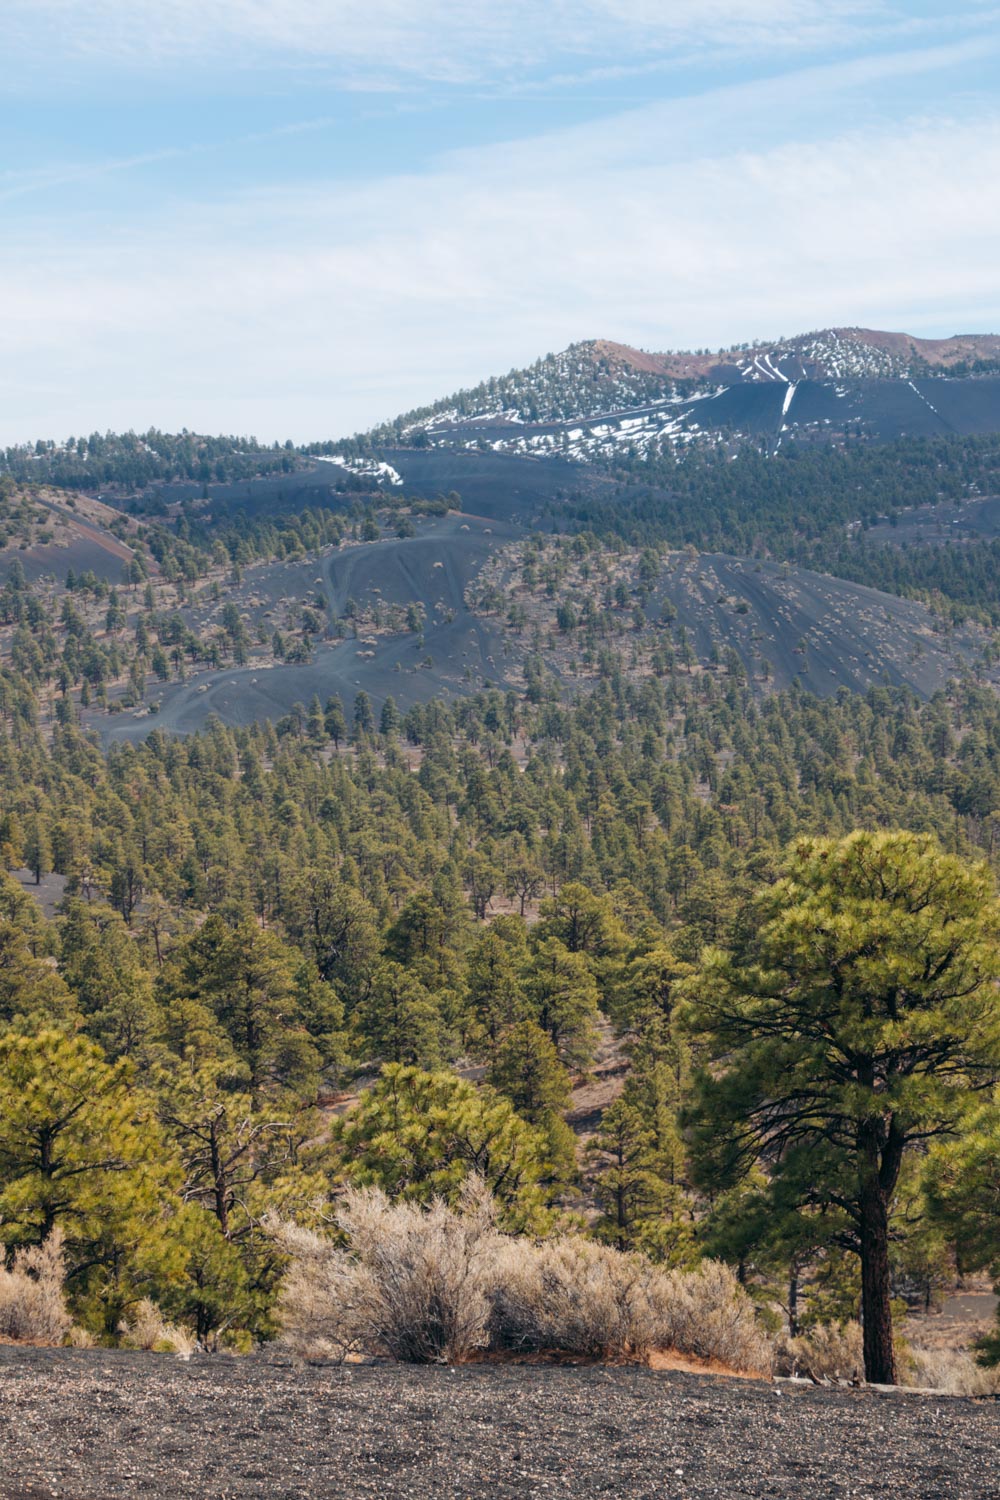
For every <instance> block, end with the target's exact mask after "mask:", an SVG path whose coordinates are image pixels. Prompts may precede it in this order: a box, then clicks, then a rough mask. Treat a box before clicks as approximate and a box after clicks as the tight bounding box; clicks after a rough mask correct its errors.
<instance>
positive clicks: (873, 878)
mask: <svg viewBox="0 0 1000 1500" xmlns="http://www.w3.org/2000/svg"><path fill="white" fill-rule="evenodd" d="M759 918H760V925H759V928H758V929H757V931H756V932H755V933H753V934H752V935H751V936H748V938H747V940H746V943H745V945H744V948H743V950H742V951H739V952H722V951H720V950H707V951H706V952H705V954H704V955H703V957H702V961H701V965H700V968H699V971H698V972H697V974H696V975H695V977H694V978H693V980H692V981H691V983H690V986H689V993H690V996H691V1003H690V1013H689V1014H690V1021H691V1025H692V1027H693V1030H694V1031H695V1033H696V1034H697V1035H698V1036H700V1038H701V1040H702V1044H703V1046H704V1047H705V1049H706V1054H707V1055H706V1057H705V1063H706V1066H704V1067H703V1068H702V1070H701V1072H700V1075H699V1078H698V1082H697V1092H698V1102H697V1114H698V1116H699V1118H700V1121H701V1136H700V1145H701V1157H702V1173H703V1176H704V1178H705V1179H706V1180H710V1181H713V1182H714V1183H715V1184H716V1185H717V1186H718V1187H719V1188H723V1187H725V1186H727V1185H729V1184H732V1183H733V1182H734V1181H737V1180H739V1178H740V1177H741V1176H742V1175H743V1174H745V1173H747V1172H749V1171H751V1170H752V1169H753V1168H755V1167H757V1166H759V1165H763V1166H764V1168H765V1170H766V1172H767V1174H768V1176H769V1178H770V1183H771V1192H772V1194H773V1196H774V1199H775V1202H776V1205H780V1209H781V1211H783V1212H789V1211H793V1210H794V1209H795V1208H796V1206H797V1207H798V1208H799V1209H800V1210H801V1211H804V1212H810V1213H812V1214H819V1215H821V1216H823V1217H825V1218H827V1219H828V1220H829V1221H830V1232H831V1236H834V1235H835V1236H836V1237H837V1238H838V1239H839V1241H840V1242H841V1243H842V1244H843V1245H845V1246H846V1247H848V1248H850V1249H852V1250H853V1251H854V1252H855V1253H856V1254H857V1255H858V1256H859V1258H860V1262H861V1282H862V1317H863V1323H864V1357H865V1375H866V1378H867V1379H868V1380H871V1381H875V1382H880V1383H884V1384H894V1383H895V1381H896V1360H895V1353H894V1348H893V1332H892V1314H891V1305H890V1295H891V1276H890V1260H889V1239H890V1229H891V1222H892V1214H893V1207H894V1200H895V1197H896V1193H897V1187H898V1184H899V1178H900V1171H901V1168H902V1166H903V1163H904V1160H905V1158H906V1155H907V1153H908V1152H911V1151H913V1150H914V1149H916V1148H918V1147H920V1146H921V1145H922V1144H923V1143H925V1142H927V1141H931V1140H934V1139H935V1138H937V1137H941V1136H945V1135H948V1134H951V1133H953V1132H955V1131H956V1130H957V1129H958V1128H959V1127H960V1125H961V1123H962V1122H963V1120H966V1119H967V1118H968V1116H969V1113H970V1110H971V1109H972V1108H973V1107H974V1106H975V1103H976V1098H977V1095H976V1089H977V1088H979V1087H982V1086H985V1085H986V1084H988V1082H989V1080H990V1078H991V1077H992V1076H993V1074H994V1071H995V1069H996V1068H997V1067H998V1066H1000V1007H998V1006H997V1003H996V980H997V978H998V977H1000V908H998V903H997V898H996V892H995V888H994V882H993V878H992V876H991V874H990V872H989V871H988V870H987V869H986V867H985V866H981V865H967V864H963V863H962V862H961V861H959V860H958V859H956V858H954V857H953V856H951V855H947V854H945V853H943V852H942V850H941V849H940V847H939V845H937V844H936V842H935V841H934V840H933V839H932V838H930V837H928V836H920V835H915V834H908V833H896V832H892V833H868V832H857V833H853V834H851V835H849V836H848V837H847V838H844V839H842V840H839V841H837V840H823V839H803V840H801V841H800V842H798V843H796V844H795V845H794V846H793V848H792V850H791V852H790V854H789V856H788V859H787V863H786V870H785V874H784V877H783V878H782V879H780V880H779V881H778V882H776V884H775V885H774V886H773V887H772V888H771V889H770V890H768V891H767V892H766V893H765V894H764V895H763V896H762V897H761V899H760V907H759Z"/></svg>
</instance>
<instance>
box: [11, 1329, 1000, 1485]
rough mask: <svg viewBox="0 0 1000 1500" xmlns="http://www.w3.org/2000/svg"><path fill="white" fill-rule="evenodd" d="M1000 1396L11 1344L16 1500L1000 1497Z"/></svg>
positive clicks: (589, 1370)
mask: <svg viewBox="0 0 1000 1500" xmlns="http://www.w3.org/2000/svg"><path fill="white" fill-rule="evenodd" d="M998 1437H1000V1405H998V1404H996V1403H995V1402H985V1401H983V1402H979V1401H969V1400H947V1399H940V1400H939V1399H936V1398H933V1397H924V1396H916V1395H880V1394H876V1393H874V1392H869V1391H848V1390H844V1391H825V1390H824V1391H820V1390H814V1389H813V1388H812V1387H809V1388H802V1387H798V1386H796V1387H791V1386H787V1385H774V1386H772V1385H768V1384H765V1383H758V1382H745V1381H738V1380H725V1379H719V1378H714V1377H711V1376H695V1375H683V1374H675V1373H658V1372H653V1371H649V1370H641V1369H615V1370H608V1369H602V1368H594V1367H583V1368H565V1367H562V1368H552V1367H543V1368H538V1367H524V1366H505V1367H496V1366H469V1367H465V1368H461V1369H458V1370H448V1369H437V1368H435V1369H417V1368H413V1367H400V1366H389V1365H382V1366H355V1367H349V1368H343V1369H333V1368H321V1369H315V1368H306V1369H295V1368H292V1367H290V1366H287V1365H281V1364H278V1363H275V1362H274V1361H273V1360H265V1359H258V1358H249V1359H227V1358H222V1357H219V1358H215V1359H212V1358H202V1359H194V1360H192V1361H191V1362H190V1363H183V1362H181V1361H178V1360H176V1359H175V1358H173V1357H172V1356H169V1355H156V1354H149V1355H144V1354H122V1353H105V1352H95V1351H77V1350H18V1349H12V1348H5V1349H0V1496H2V1497H3V1500H51V1497H54V1496H59V1497H67V1500H91V1497H96V1496H100V1497H108V1500H112V1497H113V1500H118V1497H123V1500H125V1497H132V1496H164V1497H171V1500H173V1497H177V1500H181V1497H187V1496H198V1497H199V1500H243V1497H244V1496H261V1497H263V1496H266V1497H267V1500H293V1497H294V1500H300V1497H301V1500H306V1497H308V1500H316V1497H326V1496H368V1495H375V1496H384V1497H390V1496H391V1497H396V1496H400V1497H410V1496H421V1497H423V1496H428V1497H429V1496H435V1497H438V1496H441V1497H444V1496H461V1497H475V1500H481V1497H482V1500H485V1497H489V1500H492V1497H508V1496H509V1497H518V1500H521V1497H534V1496H560V1495H563V1496H574V1497H588V1500H589V1497H591V1496H614V1497H626V1496H627V1497H645V1496H649V1497H653V1496H656V1497H657V1500H665V1497H671V1500H707V1497H709V1496H711V1497H725V1500H750V1497H752V1500H764V1497H768V1500H771V1497H773V1500H841V1497H844V1500H846V1497H851V1500H885V1497H895V1496H899V1497H905V1500H942V1497H947V1500H967V1497H968V1500H971V1497H973V1496H974V1497H977V1500H979V1497H985V1496H998V1497H1000V1459H998V1442H997V1440H998Z"/></svg>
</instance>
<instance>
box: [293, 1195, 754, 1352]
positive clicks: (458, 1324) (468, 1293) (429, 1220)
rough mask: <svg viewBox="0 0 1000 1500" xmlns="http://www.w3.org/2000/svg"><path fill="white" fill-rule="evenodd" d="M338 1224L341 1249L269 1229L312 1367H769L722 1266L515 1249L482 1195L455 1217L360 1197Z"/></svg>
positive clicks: (544, 1246) (568, 1247)
mask: <svg viewBox="0 0 1000 1500" xmlns="http://www.w3.org/2000/svg"><path fill="white" fill-rule="evenodd" d="M336 1221H337V1226H338V1228H339V1229H340V1230H341V1233H342V1235H343V1241H344V1242H343V1243H341V1244H337V1243H335V1242H334V1241H332V1240H330V1239H324V1238H323V1237H322V1236H320V1235H317V1234H315V1233H313V1232H312V1231H309V1230H304V1229H300V1228H297V1227H295V1226H292V1225H272V1231H273V1232H274V1233H275V1234H276V1236H277V1238H278V1239H279V1242H280V1243H281V1244H282V1247H283V1248H284V1250H285V1251H286V1253H287V1254H288V1255H289V1257H290V1259H291V1267H290V1270H289V1272H288V1275H287V1276H286V1279H285V1282H284V1285H283V1288H282V1293H281V1300H280V1308H279V1311H280V1318H281V1323H282V1330H283V1333H282V1336H283V1339H284V1341H285V1342H286V1343H287V1344H289V1345H290V1346H291V1347H292V1348H294V1349H295V1350H296V1351H297V1352H298V1353H300V1354H303V1355H305V1356H307V1357H327V1358H331V1357H332V1358H337V1359H343V1358H346V1357H347V1356H348V1355H350V1354H357V1353H369V1354H385V1355H389V1356H390V1357H391V1358H394V1359H400V1360H407V1361H410V1362H416V1363H428V1362H454V1361H456V1360H462V1359H468V1358H470V1357H473V1356H474V1355H476V1354H477V1353H479V1352H483V1351H486V1350H489V1351H490V1352H495V1353H511V1352H515V1353H530V1354H557V1353H558V1354H573V1355H577V1356H581V1357H584V1358H592V1359H642V1358H645V1357H647V1356H648V1355H649V1354H650V1352H652V1351H653V1350H662V1349H671V1350H677V1351H680V1352H681V1353H685V1354H691V1355H695V1356H697V1357H699V1358H704V1359H714V1360H718V1361H720V1362H723V1363H725V1364H727V1365H730V1366H731V1367H732V1368H734V1369H739V1370H753V1371H765V1370H767V1369H769V1368H770V1349H769V1345H768V1341H767V1339H766V1336H765V1335H764V1333H763V1331H762V1330H761V1328H760V1326H759V1325H758V1323H757V1321H756V1318H755V1315H754V1310H753V1306H752V1304H751V1302H750V1300H749V1298H748V1297H747V1296H746V1294H745V1293H744V1292H743V1290H742V1288H741V1287H740V1286H739V1285H738V1284H737V1282H736V1279H735V1277H734V1276H733V1274H732V1273H731V1272H730V1271H729V1270H728V1269H727V1268H726V1267H724V1266H720V1265H716V1264H714V1263H709V1264H706V1265H705V1266H703V1267H701V1268H700V1269H699V1270H698V1271H695V1272H693V1273H688V1274H685V1273H681V1272H676V1271H663V1270H660V1269H659V1268H657V1267H656V1266H654V1265H653V1264H652V1263H651V1262H650V1261H648V1260H647V1259H645V1258H644V1257H642V1256H637V1255H623V1254H621V1253H620V1252H619V1251H616V1250H612V1249H609V1248H608V1247H607V1246H602V1245H597V1244H594V1243H592V1242H591V1241H589V1240H584V1239H582V1238H562V1239H558V1240H552V1241H546V1242H543V1243H541V1244H534V1243H532V1242H531V1241H529V1240H525V1239H512V1238H510V1237H508V1236H505V1235H501V1234H499V1233H498V1232H497V1230H496V1228H495V1225H494V1221H493V1213H492V1205H491V1204H490V1203H489V1201H488V1199H486V1198H485V1197H484V1196H483V1195H482V1194H478V1195H475V1196H474V1198H473V1199H472V1200H470V1201H469V1202H467V1203H466V1204H465V1205H464V1206H463V1209H462V1210H461V1211H458V1212H456V1211H455V1210H454V1209H451V1208H449V1207H448V1206H447V1205H445V1204H444V1203H441V1202H435V1203H432V1204H431V1205H430V1206H429V1207H427V1208H424V1207H420V1206H418V1205H416V1204H411V1203H392V1202H390V1201H389V1200H388V1199H387V1198H386V1197H385V1195H384V1194H382V1193H381V1192H378V1191H374V1190H362V1191H352V1192H348V1193H347V1194H345V1197H344V1199H343V1202H342V1205H341V1207H340V1209H339V1210H338V1213H337V1220H336Z"/></svg>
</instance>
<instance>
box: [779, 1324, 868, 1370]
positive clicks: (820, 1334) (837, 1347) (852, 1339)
mask: <svg viewBox="0 0 1000 1500" xmlns="http://www.w3.org/2000/svg"><path fill="white" fill-rule="evenodd" d="M864 1368H865V1359H864V1352H863V1349H862V1345H861V1324H860V1323H816V1324H814V1325H813V1326H812V1327H811V1328H809V1329H807V1330H806V1331H805V1332H804V1333H801V1334H799V1335H798V1337H797V1338H794V1339H792V1338H788V1337H787V1335H786V1336H785V1337H784V1338H783V1339H781V1340H779V1342H778V1345H777V1349H776V1352H775V1370H776V1372H777V1373H778V1374H779V1375H812V1376H813V1377H814V1378H815V1379H816V1380H851V1379H853V1378H854V1377H855V1376H856V1375H857V1376H860V1375H861V1374H863V1372H864Z"/></svg>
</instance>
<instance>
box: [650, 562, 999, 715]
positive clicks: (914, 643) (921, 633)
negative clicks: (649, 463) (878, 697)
mask: <svg viewBox="0 0 1000 1500" xmlns="http://www.w3.org/2000/svg"><path fill="white" fill-rule="evenodd" d="M654 599H655V605H654V606H653V608H652V609H651V613H652V614H654V615H655V614H656V613H657V611H658V609H659V608H660V607H661V606H662V603H663V601H664V600H665V599H669V600H670V601H671V602H672V604H673V605H674V608H675V609H676V611H677V624H678V625H683V626H684V627H685V629H686V630H687V631H688V633H689V636H690V638H691V642H692V645H693V646H694V648H695V651H696V654H697V655H698V657H699V658H700V659H701V660H702V661H706V660H708V659H709V657H710V653H711V650H712V645H713V642H716V643H717V644H718V645H719V646H723V647H731V648H732V649H733V650H735V651H736V652H737V654H738V655H739V657H740V659H741V660H742V662H743V664H744V666H745V667H746V669H747V672H748V674H749V675H750V677H751V678H753V677H755V676H758V677H759V676H760V674H761V670H762V667H761V663H762V660H766V661H767V662H768V664H769V667H770V677H771V680H772V682H773V684H774V685H775V686H776V687H787V686H788V684H789V683H790V682H792V680H793V679H795V680H797V681H798V682H799V683H800V684H801V685H802V686H803V687H805V688H807V689H808V690H809V691H810V692H812V693H818V694H819V695H820V696H821V697H826V696H828V695H829V694H832V693H835V692H836V691H837V689H838V688H842V687H846V688H850V689H851V690H852V691H854V692H864V691H866V689H867V688H869V687H870V686H871V685H872V683H878V682H885V681H888V682H890V683H892V684H893V686H906V687H909V688H912V689H913V691H914V692H916V693H919V694H920V695H921V696H922V697H930V696H931V694H933V693H935V692H936V691H937V690H938V689H939V688H942V687H944V686H945V684H946V683H947V682H948V681H949V679H951V678H953V677H955V676H956V675H958V674H960V673H961V671H962V670H963V668H965V667H968V666H970V665H972V664H973V662H974V661H975V660H976V658H977V657H978V656H979V655H980V654H981V651H982V647H983V645H984V644H985V637H984V636H983V635H982V634H981V632H979V631H978V630H976V628H975V627H972V626H969V627H962V628H959V629H956V630H953V631H950V632H945V631H943V630H939V631H937V632H935V630H934V629H933V626H934V625H935V623H939V622H936V621H935V617H934V616H933V615H932V614H931V612H930V610H928V609H927V608H926V606H925V605H923V604H920V603H918V602H917V601H916V600H913V599H900V598H897V597H896V596H895V595H894V594H884V593H881V592H880V591H879V590H878V589H870V588H866V587H865V586H864V585H863V584H857V583H847V582H844V581H843V580H842V579H839V578H831V577H829V576H828V575H827V574H825V573H812V572H810V571H809V570H808V569H806V568H785V567H783V566H782V565H781V564H779V563H770V562H754V561H752V560H750V559H747V558H738V557H727V556H725V555H724V554H720V553H714V554H703V555H699V556H698V557H697V558H694V559H688V558H687V557H686V556H684V555H683V554H675V555H674V566H673V568H672V569H671V570H670V571H668V572H667V573H666V574H665V575H664V577H663V578H662V579H661V581H660V583H659V584H658V585H657V588H656V591H655V594H654Z"/></svg>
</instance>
